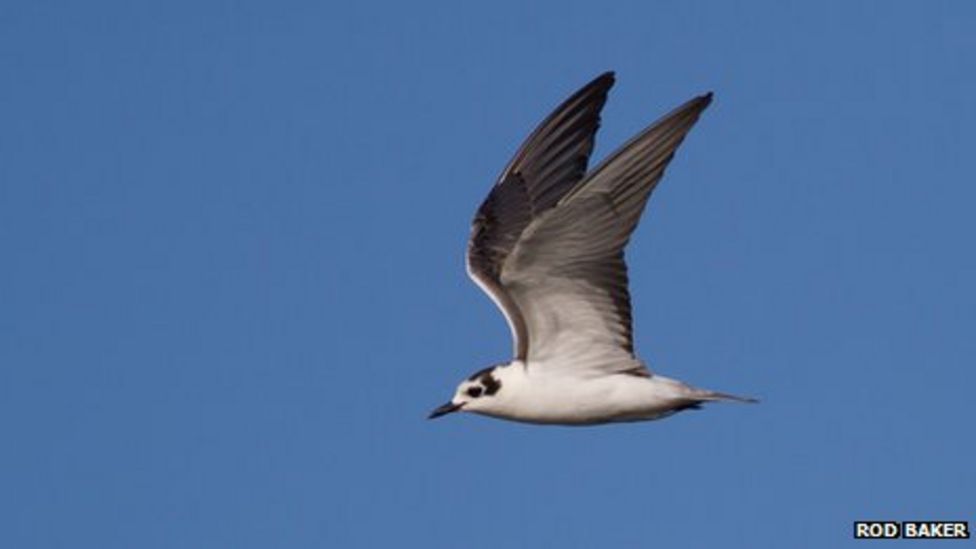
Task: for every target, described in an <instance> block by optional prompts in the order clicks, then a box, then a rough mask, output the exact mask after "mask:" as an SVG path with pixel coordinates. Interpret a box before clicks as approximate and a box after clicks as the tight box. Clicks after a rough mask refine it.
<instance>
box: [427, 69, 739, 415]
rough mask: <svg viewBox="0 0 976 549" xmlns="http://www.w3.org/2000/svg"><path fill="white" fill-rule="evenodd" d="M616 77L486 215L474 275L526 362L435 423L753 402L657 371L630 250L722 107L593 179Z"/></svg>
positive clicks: (599, 86) (491, 379)
mask: <svg viewBox="0 0 976 549" xmlns="http://www.w3.org/2000/svg"><path fill="white" fill-rule="evenodd" d="M613 82H614V78H613V74H612V73H606V74H603V75H601V76H600V77H598V78H596V79H595V80H593V81H592V82H590V83H589V84H587V85H586V86H584V87H583V88H582V89H580V90H579V91H578V92H577V93H576V94H574V95H573V96H572V97H570V98H569V99H567V100H566V101H565V102H563V104H562V105H560V106H559V107H557V108H556V110H555V111H554V112H553V113H552V114H551V115H549V117H548V118H546V120H545V121H543V122H542V124H540V125H539V127H538V128H536V130H535V131H534V132H533V133H532V134H531V135H530V136H529V138H528V139H527V140H526V141H525V143H524V144H523V145H522V146H521V148H520V149H519V151H518V152H517V153H516V154H515V157H514V158H513V159H512V161H511V162H510V163H509V165H508V166H507V167H506V168H505V169H504V170H503V171H502V174H501V176H500V177H499V178H498V182H497V183H496V184H495V186H494V188H493V189H492V191H491V193H489V195H488V197H487V198H486V199H485V201H484V202H483V203H482V204H481V207H480V208H479V209H478V212H477V214H476V215H475V219H474V223H473V224H472V229H471V238H470V240H469V242H468V253H467V270H468V274H469V275H470V276H471V278H472V279H473V280H474V281H475V282H476V283H477V284H478V286H479V287H481V289H482V290H484V291H485V293H487V294H488V296H489V297H491V299H492V300H493V301H494V302H495V304H496V305H497V306H498V308H499V309H500V310H501V311H502V313H503V314H504V315H505V319H506V320H507V321H508V324H509V327H510V328H511V331H512V340H513V346H514V354H515V358H514V360H512V361H511V362H509V363H507V364H504V365H499V366H495V367H491V368H486V369H484V370H481V371H479V372H477V373H475V374H474V375H472V376H471V377H469V378H468V379H467V380H465V381H463V382H462V383H461V384H460V386H459V387H458V389H457V391H456V393H455V395H454V397H453V398H452V399H451V400H450V401H449V402H448V403H446V404H444V405H443V406H441V407H439V408H437V409H436V410H434V412H433V413H432V414H431V416H430V417H432V418H434V417H439V416H442V415H445V414H447V413H450V412H455V411H466V412H474V413H478V414H482V415H487V416H492V417H498V418H504V419H510V420H514V421H522V422H528V423H544V424H564V425H591V424H599V423H609V422H619V421H640V420H649V419H657V418H661V417H665V416H669V415H671V414H673V413H675V412H678V411H681V410H686V409H690V408H698V407H699V404H701V403H703V402H709V401H716V400H737V401H743V402H753V401H752V399H746V398H741V397H736V396H733V395H728V394H725V393H717V392H714V391H706V390H702V389H697V388H694V387H691V386H689V385H686V384H684V383H682V382H680V381H676V380H673V379H669V378H666V377H663V376H660V375H657V374H653V373H651V371H650V370H648V369H647V368H646V367H645V365H644V363H643V362H642V361H641V360H640V359H639V358H637V355H636V353H635V352H634V346H633V334H632V333H631V330H632V327H631V304H630V293H629V290H628V287H627V286H628V284H627V265H626V263H625V262H624V247H625V246H626V245H627V242H628V241H629V239H630V235H631V233H633V231H634V228H636V226H637V223H638V221H639V220H640V216H641V213H642V212H643V210H644V206H645V205H646V203H647V200H648V198H649V197H650V195H651V192H652V191H653V190H654V188H655V186H656V185H657V183H658V182H659V181H660V179H661V177H662V176H663V175H664V170H665V168H666V167H667V165H668V162H670V160H671V158H672V156H673V155H674V151H675V150H676V149H677V147H678V145H680V144H681V142H682V140H683V139H684V138H685V135H687V133H688V131H690V130H691V127H692V126H693V125H694V123H695V122H696V121H697V120H698V117H699V115H700V114H701V113H702V111H704V110H705V108H706V107H707V106H708V104H709V103H710V102H711V94H706V95H703V96H700V97H696V98H695V99H692V100H691V101H688V102H687V103H685V104H684V105H682V106H680V107H678V108H677V109H675V110H674V111H672V112H671V113H669V114H668V115H666V116H665V117H663V118H662V119H661V120H659V121H658V122H656V123H654V124H652V125H651V126H650V127H648V128H647V129H646V130H644V131H643V132H641V133H640V134H638V135H637V136H636V137H635V138H634V139H632V140H631V141H630V142H628V143H627V144H625V145H624V146H623V147H621V148H620V149H619V150H618V151H616V152H615V153H613V154H611V155H610V156H609V157H608V158H607V159H606V160H604V161H603V162H602V163H601V164H600V165H599V166H598V167H596V168H595V169H593V170H592V171H590V172H587V171H586V165H587V162H588V160H589V156H590V153H591V152H592V150H593V143H594V138H595V134H596V130H597V128H598V127H599V122H600V116H599V115H600V111H601V110H602V108H603V104H604V103H605V102H606V96H607V92H608V91H609V89H610V87H611V86H612V85H613Z"/></svg>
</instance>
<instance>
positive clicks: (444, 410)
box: [427, 402, 464, 419]
mask: <svg viewBox="0 0 976 549" xmlns="http://www.w3.org/2000/svg"><path fill="white" fill-rule="evenodd" d="M461 406H464V405H463V404H454V403H453V402H448V403H447V404H443V405H441V406H438V407H437V408H436V409H435V410H434V411H433V412H431V413H430V415H429V416H427V419H434V418H435V417H441V416H444V415H447V414H450V413H451V412H457V411H458V410H460V409H461Z"/></svg>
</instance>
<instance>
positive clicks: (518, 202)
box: [467, 72, 614, 359]
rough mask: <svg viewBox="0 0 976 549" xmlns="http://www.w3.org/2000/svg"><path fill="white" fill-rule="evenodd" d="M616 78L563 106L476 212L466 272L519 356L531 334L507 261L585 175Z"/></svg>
mask: <svg viewBox="0 0 976 549" xmlns="http://www.w3.org/2000/svg"><path fill="white" fill-rule="evenodd" d="M613 82H614V78H613V73H610V72H608V73H604V74H602V75H600V76H599V77H597V78H596V79H595V80H593V81H592V82H590V83H589V84H587V85H586V86H584V87H583V88H582V89H580V90H579V91H578V92H576V93H575V94H574V95H573V96H572V97H570V98H569V99H567V100H566V101H565V102H563V103H562V104H561V105H559V107H557V108H556V110H555V111H553V113H552V114H550V115H549V117H548V118H546V119H545V120H544V121H543V122H542V124H540V125H539V127H538V128H536V129H535V131H534V132H532V134H531V135H530V136H529V138H528V139H526V141H525V143H523V144H522V146H521V147H520V148H519V150H518V152H516V153H515V157H514V158H513V159H512V161H511V162H510V163H509V164H508V166H506V167H505V170H503V171H502V174H501V175H500V176H499V178H498V182H497V183H496V184H495V186H494V188H492V191H491V193H490V194H489V195H488V197H487V198H486V199H485V201H484V202H483V203H482V204H481V207H480V208H478V212H477V214H476V215H475V218H474V223H473V225H472V227H471V238H470V240H469V242H468V253H467V268H468V274H469V275H470V276H471V278H472V279H473V280H474V281H475V282H476V283H477V284H478V285H479V286H480V287H481V288H482V289H483V290H484V291H485V292H486V293H487V294H488V295H489V296H490V297H491V298H492V300H493V301H494V302H495V304H497V305H498V307H499V308H500V309H501V310H502V313H503V314H504V315H505V318H506V320H508V324H509V328H511V330H512V340H513V345H514V349H515V350H514V353H515V356H516V358H519V359H524V358H526V353H527V352H528V345H529V335H528V333H527V332H526V322H525V318H524V316H523V314H522V311H521V309H520V307H519V306H518V305H517V304H516V303H515V302H514V301H513V299H512V296H511V295H510V294H509V292H508V291H507V290H506V288H505V287H504V285H503V284H502V282H501V276H502V271H503V269H504V266H505V262H506V260H507V259H508V257H509V255H510V254H511V253H512V250H513V249H514V248H515V246H516V244H517V243H518V241H519V239H520V238H522V235H523V232H524V231H525V229H526V227H528V226H529V224H530V223H531V222H532V220H533V219H536V218H538V217H539V216H540V215H542V214H543V213H544V212H546V211H548V210H550V209H551V208H553V207H554V206H555V205H556V203H558V202H559V200H560V199H561V198H562V197H563V196H564V195H565V194H566V193H567V192H569V191H570V190H571V189H572V188H573V187H575V186H576V185H577V184H578V183H579V182H580V180H581V179H582V178H583V176H584V174H585V173H586V166H587V162H588V160H589V157H590V153H591V152H592V151H593V141H594V137H595V134H596V131H597V129H598V128H599V126H600V110H601V109H603V105H604V103H606V100H607V91H608V90H609V89H610V88H611V87H612V86H613Z"/></svg>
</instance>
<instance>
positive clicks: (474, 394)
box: [468, 387, 481, 398]
mask: <svg viewBox="0 0 976 549" xmlns="http://www.w3.org/2000/svg"><path fill="white" fill-rule="evenodd" d="M468 396H469V397H471V398H478V397H480V396H481V387H470V388H468Z"/></svg>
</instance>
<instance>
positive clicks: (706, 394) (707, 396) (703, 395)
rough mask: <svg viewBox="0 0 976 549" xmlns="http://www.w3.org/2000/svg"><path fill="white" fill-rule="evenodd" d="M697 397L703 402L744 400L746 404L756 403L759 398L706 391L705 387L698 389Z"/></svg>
mask: <svg viewBox="0 0 976 549" xmlns="http://www.w3.org/2000/svg"><path fill="white" fill-rule="evenodd" d="M695 398H697V399H699V400H701V401H702V402H717V401H722V400H725V401H731V402H743V403H746V404H756V403H757V402H759V399H756V398H752V397H743V396H738V395H730V394H729V393H720V392H718V391H706V390H704V389H698V390H697V391H696V394H695Z"/></svg>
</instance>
